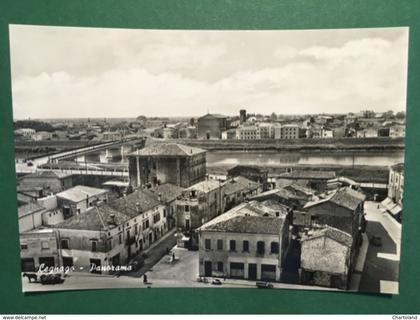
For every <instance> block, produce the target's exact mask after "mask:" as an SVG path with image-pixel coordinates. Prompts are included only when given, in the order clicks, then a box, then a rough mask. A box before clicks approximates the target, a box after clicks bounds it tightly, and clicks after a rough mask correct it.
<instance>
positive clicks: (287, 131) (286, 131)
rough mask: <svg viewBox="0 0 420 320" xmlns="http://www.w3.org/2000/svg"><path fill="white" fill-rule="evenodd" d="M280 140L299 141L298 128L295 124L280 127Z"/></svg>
mask: <svg viewBox="0 0 420 320" xmlns="http://www.w3.org/2000/svg"><path fill="white" fill-rule="evenodd" d="M281 139H299V126H298V125H297V124H285V125H282V126H281Z"/></svg>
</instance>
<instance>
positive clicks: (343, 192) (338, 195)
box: [305, 187, 366, 211]
mask: <svg viewBox="0 0 420 320" xmlns="http://www.w3.org/2000/svg"><path fill="white" fill-rule="evenodd" d="M365 199H366V196H365V195H364V194H363V193H361V192H358V191H356V190H353V189H351V188H348V187H343V188H340V189H337V190H335V191H334V192H333V193H331V194H330V195H329V196H328V197H326V198H324V199H321V200H318V201H313V202H308V203H307V204H306V205H305V208H309V207H313V206H316V205H318V204H321V203H324V202H332V203H335V204H336V205H339V206H341V207H344V208H348V209H350V210H352V211H354V210H356V208H357V206H358V205H359V204H360V203H361V202H363V201H364V200H365Z"/></svg>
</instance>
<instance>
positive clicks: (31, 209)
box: [18, 202, 45, 218]
mask: <svg viewBox="0 0 420 320" xmlns="http://www.w3.org/2000/svg"><path fill="white" fill-rule="evenodd" d="M41 210H45V209H44V207H42V206H40V205H39V204H38V203H36V202H30V203H28V204H24V205H23V206H20V207H19V208H18V217H19V218H22V217H24V216H27V215H29V214H32V213H35V212H38V211H41Z"/></svg>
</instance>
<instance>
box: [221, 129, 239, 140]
mask: <svg viewBox="0 0 420 320" xmlns="http://www.w3.org/2000/svg"><path fill="white" fill-rule="evenodd" d="M237 135H238V134H237V132H236V129H228V130H226V131H223V132H222V140H235V139H237Z"/></svg>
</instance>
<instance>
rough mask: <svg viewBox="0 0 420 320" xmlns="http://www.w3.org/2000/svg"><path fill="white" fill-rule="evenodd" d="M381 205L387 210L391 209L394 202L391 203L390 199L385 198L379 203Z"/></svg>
mask: <svg viewBox="0 0 420 320" xmlns="http://www.w3.org/2000/svg"><path fill="white" fill-rule="evenodd" d="M381 204H382V205H383V206H384V207H385V208H387V209H388V207H392V206H393V205H395V204H394V202H393V201H392V199H390V198H388V197H387V198H385V199H384V200H383V201H382V202H381Z"/></svg>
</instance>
